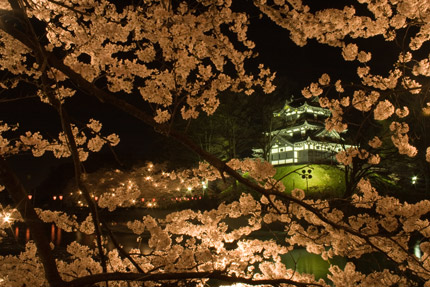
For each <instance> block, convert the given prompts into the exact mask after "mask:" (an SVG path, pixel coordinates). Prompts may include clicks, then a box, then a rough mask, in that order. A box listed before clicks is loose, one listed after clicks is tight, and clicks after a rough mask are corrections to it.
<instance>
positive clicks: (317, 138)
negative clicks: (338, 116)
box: [254, 100, 349, 165]
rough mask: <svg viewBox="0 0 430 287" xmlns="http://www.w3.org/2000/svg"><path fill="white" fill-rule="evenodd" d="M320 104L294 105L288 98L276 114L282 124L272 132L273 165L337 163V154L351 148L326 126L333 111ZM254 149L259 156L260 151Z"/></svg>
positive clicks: (271, 154)
mask: <svg viewBox="0 0 430 287" xmlns="http://www.w3.org/2000/svg"><path fill="white" fill-rule="evenodd" d="M317 105H318V102H312V103H311V104H309V103H308V102H305V103H303V104H302V105H300V106H297V107H294V106H293V105H292V101H291V100H287V101H286V102H285V105H284V107H283V108H282V109H281V110H280V111H277V112H275V113H274V117H275V118H276V122H278V125H279V126H278V127H275V130H274V131H272V132H271V134H270V135H271V139H272V141H271V148H270V152H269V161H270V163H271V164H273V165H281V164H293V163H328V162H334V163H336V159H335V155H336V153H337V152H338V151H340V150H342V149H344V148H348V147H349V145H342V138H341V136H340V135H339V133H337V132H336V131H334V130H333V131H327V130H326V129H325V123H324V122H325V119H327V118H328V117H329V116H330V111H329V110H328V109H324V108H321V107H319V106H317ZM254 152H255V154H256V155H258V153H259V150H254ZM260 154H261V150H260Z"/></svg>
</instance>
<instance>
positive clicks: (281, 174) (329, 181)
mask: <svg viewBox="0 0 430 287" xmlns="http://www.w3.org/2000/svg"><path fill="white" fill-rule="evenodd" d="M276 170H277V172H276V175H275V178H276V179H281V178H282V182H283V183H284V185H285V191H286V192H291V190H293V189H294V188H300V189H303V190H304V191H305V192H306V191H308V192H307V193H308V194H309V195H311V194H312V195H314V196H317V197H318V196H319V195H320V196H324V195H331V196H341V195H342V194H343V191H344V188H345V179H344V173H343V171H342V170H341V169H339V168H337V167H336V166H332V165H324V164H310V165H288V166H279V167H276ZM303 170H305V171H306V173H305V175H308V174H309V173H308V171H309V170H310V171H311V173H310V175H311V176H312V178H309V179H308V180H307V183H308V186H306V179H303V178H302V175H303ZM287 174H289V175H287Z"/></svg>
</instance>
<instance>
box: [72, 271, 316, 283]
mask: <svg viewBox="0 0 430 287" xmlns="http://www.w3.org/2000/svg"><path fill="white" fill-rule="evenodd" d="M202 278H207V279H216V280H220V281H223V282H229V283H245V284H248V285H272V286H277V285H279V284H282V283H284V284H291V285H293V286H298V287H309V286H317V287H318V286H323V285H321V284H316V283H302V282H296V281H294V280H291V279H286V278H279V279H252V278H245V277H236V276H230V275H226V274H223V272H221V271H212V272H184V273H156V274H140V273H122V272H114V273H106V274H103V273H101V274H95V275H89V276H85V277H81V278H78V279H75V280H72V281H70V282H68V283H67V284H66V285H64V287H78V286H86V285H91V284H95V283H98V282H102V281H104V280H109V281H140V282H149V281H156V282H160V281H161V282H162V281H170V280H192V279H202Z"/></svg>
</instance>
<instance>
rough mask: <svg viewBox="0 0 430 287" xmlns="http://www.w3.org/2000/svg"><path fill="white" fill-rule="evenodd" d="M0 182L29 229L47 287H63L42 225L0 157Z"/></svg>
mask: <svg viewBox="0 0 430 287" xmlns="http://www.w3.org/2000/svg"><path fill="white" fill-rule="evenodd" d="M0 182H1V183H2V184H3V185H4V186H5V187H6V190H7V191H8V193H9V195H10V197H11V198H12V200H13V201H14V203H15V206H16V209H17V210H18V211H19V213H20V214H21V216H22V218H23V219H24V222H25V223H26V224H27V226H28V227H29V228H30V232H31V234H32V236H33V240H34V242H35V243H36V246H37V252H38V255H39V257H40V260H41V261H42V264H43V267H44V270H45V277H46V279H47V280H48V282H49V285H50V286H51V287H57V286H58V287H60V286H64V282H63V280H62V279H61V277H60V274H59V273H58V269H57V265H56V263H55V259H54V257H53V255H52V252H51V246H50V245H49V242H50V240H49V238H48V236H47V235H46V234H45V232H44V230H45V228H44V223H43V222H42V221H41V220H40V218H39V217H38V216H37V214H36V211H35V210H34V208H33V206H32V204H31V202H30V200H29V199H28V197H27V192H26V191H25V189H24V187H23V186H22V184H21V182H20V181H19V179H18V177H17V176H16V175H15V173H14V172H13V171H12V169H11V168H10V166H9V165H8V163H7V162H6V160H5V159H4V158H3V157H0Z"/></svg>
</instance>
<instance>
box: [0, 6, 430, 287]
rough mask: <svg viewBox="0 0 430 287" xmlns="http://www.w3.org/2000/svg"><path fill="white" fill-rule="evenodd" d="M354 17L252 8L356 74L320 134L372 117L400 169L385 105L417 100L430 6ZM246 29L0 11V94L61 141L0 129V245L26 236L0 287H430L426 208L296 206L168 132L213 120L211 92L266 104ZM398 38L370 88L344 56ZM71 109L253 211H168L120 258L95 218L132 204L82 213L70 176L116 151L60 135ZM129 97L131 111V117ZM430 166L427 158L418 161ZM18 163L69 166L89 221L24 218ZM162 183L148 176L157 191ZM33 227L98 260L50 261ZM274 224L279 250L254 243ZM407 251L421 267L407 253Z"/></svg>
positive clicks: (143, 226)
mask: <svg viewBox="0 0 430 287" xmlns="http://www.w3.org/2000/svg"><path fill="white" fill-rule="evenodd" d="M190 2H191V1H190ZM359 3H360V4H361V5H364V7H365V8H368V10H369V13H370V14H371V15H372V17H370V16H360V15H358V14H357V13H356V10H355V9H354V8H353V7H345V8H344V9H342V10H339V9H326V10H322V11H317V12H315V13H314V12H311V11H310V9H309V7H307V6H305V5H303V4H302V3H301V1H300V0H291V1H282V0H275V1H273V3H267V2H266V1H263V0H259V1H255V2H254V4H255V5H256V6H257V7H258V8H260V10H261V11H262V12H263V13H265V14H266V15H268V16H269V17H270V18H271V19H272V20H274V21H275V22H277V23H278V24H280V25H281V26H282V27H284V28H286V29H288V30H289V31H290V35H291V38H292V39H293V40H294V41H295V42H296V43H297V44H299V45H304V44H306V41H307V39H316V40H317V41H319V42H320V43H322V44H328V45H331V46H335V47H339V49H340V52H341V53H342V55H343V57H344V58H345V60H347V61H355V60H358V62H359V63H360V64H359V65H360V66H359V68H358V70H357V71H358V76H359V77H360V78H361V79H362V82H361V86H360V88H358V89H357V90H355V91H354V92H353V93H352V94H350V95H343V90H344V88H343V86H342V84H341V82H340V81H339V80H336V82H335V84H334V86H335V87H336V90H337V91H338V92H339V93H340V95H341V96H340V98H339V99H329V98H327V97H320V104H321V106H323V107H328V108H330V109H331V111H332V117H331V118H330V119H329V120H328V121H327V122H326V127H327V129H335V130H337V131H342V130H343V129H345V128H346V127H347V124H346V123H344V122H343V120H342V119H343V115H344V108H345V107H348V106H350V105H352V106H353V107H354V108H355V109H357V110H359V111H361V112H363V113H372V114H373V116H374V118H375V120H379V121H389V126H390V130H391V132H392V134H391V136H390V138H389V139H390V140H391V141H392V143H393V144H394V145H395V146H396V147H397V148H398V151H399V153H400V154H406V155H408V156H411V157H413V156H415V155H416V154H417V153H418V150H417V148H416V147H414V146H413V142H412V139H411V138H410V137H409V135H408V132H409V125H408V124H407V123H406V122H405V121H404V120H403V119H405V118H407V117H408V110H409V109H408V108H407V107H406V106H405V107H403V106H398V103H399V102H398V101H396V99H400V95H403V93H402V94H400V93H398V92H397V90H398V89H401V90H402V91H403V92H405V91H406V92H410V93H411V95H408V96H417V97H426V96H427V91H428V83H427V82H426V81H425V80H426V79H427V78H428V76H429V74H428V63H429V60H428V59H427V58H419V57H420V55H421V54H420V53H416V55H415V52H416V51H419V50H420V48H421V47H424V46H423V45H425V44H426V42H427V41H428V39H429V37H430V36H429V35H430V33H429V29H430V28H429V27H430V25H429V22H430V21H429V20H430V19H429V18H430V5H429V3H428V1H425V0H405V1H389V2H388V1H382V0H380V1H372V2H370V1H368V2H366V1H364V0H361V1H359ZM360 7H361V6H360ZM247 23H248V17H247V15H246V14H245V13H241V12H234V11H232V9H231V1H228V0H225V1H222V0H217V1H207V0H201V1H200V0H199V1H195V2H192V3H189V2H180V3H177V2H174V1H172V2H170V1H165V0H163V1H156V0H147V1H143V2H141V3H139V5H136V4H135V3H134V2H132V3H125V4H124V3H123V4H122V5H121V6H115V5H114V4H113V3H111V2H109V1H105V0H102V1H92V0H87V1H75V0H61V1H59V0H33V1H29V0H27V1H20V0H9V1H8V2H5V1H3V2H1V3H0V37H1V38H0V41H1V42H0V51H1V54H0V55H1V60H0V61H1V62H0V63H1V67H2V70H4V71H7V74H6V76H5V77H4V78H3V80H2V82H1V86H2V88H3V89H4V90H5V91H6V92H10V93H13V92H14V91H16V89H18V88H20V86H21V85H23V84H25V85H31V86H32V87H34V89H35V94H36V95H37V96H38V97H40V100H41V102H42V103H44V104H48V105H50V106H51V107H52V108H53V109H54V110H55V111H56V112H57V113H58V121H59V122H60V124H61V128H62V131H61V132H60V133H59V135H58V137H57V138H53V137H49V136H48V135H46V134H44V132H43V131H30V132H21V131H20V129H19V125H18V123H6V122H2V124H1V129H0V132H1V134H0V136H1V145H0V147H1V148H0V152H1V157H0V181H1V183H2V184H3V186H4V188H5V189H6V191H3V192H8V194H9V195H10V197H11V198H12V199H13V201H14V206H12V207H2V213H3V214H2V221H1V222H0V224H1V225H0V227H1V230H2V231H3V232H2V236H3V235H4V233H5V231H6V230H7V229H8V228H9V227H10V225H11V224H12V223H13V222H14V221H19V220H22V221H24V222H25V223H26V224H27V225H28V226H29V228H30V230H31V233H32V234H33V241H31V242H29V243H28V244H27V245H26V249H25V251H24V252H22V253H20V254H19V255H7V256H1V257H0V261H1V264H0V280H1V282H0V284H1V285H4V286H53V287H55V286H142V285H143V286H156V285H182V286H190V285H199V286H203V285H205V284H206V283H208V282H209V280H218V281H222V282H227V283H231V284H233V283H244V284H249V285H263V286H264V285H269V286H270V285H272V286H330V285H335V286H358V285H360V286H393V285H398V286H430V267H429V264H430V260H429V254H430V245H429V242H428V238H429V237H430V233H429V231H430V224H429V221H428V219H427V215H428V213H429V212H430V203H429V201H428V200H424V201H420V202H417V203H408V202H400V201H399V200H398V199H396V198H394V197H389V196H381V195H379V194H378V192H377V191H376V190H375V188H373V187H372V186H371V184H370V182H369V181H368V180H366V179H362V180H360V182H359V183H358V184H357V186H358V190H359V191H358V193H357V194H354V195H353V196H352V197H351V200H350V201H345V200H321V199H318V200H311V199H307V198H306V195H305V193H304V191H302V190H298V189H295V190H293V191H292V192H291V194H290V193H286V192H285V191H284V189H285V187H284V186H283V184H282V183H281V182H278V181H276V180H275V179H274V178H273V176H274V175H275V172H276V171H275V169H274V168H273V167H272V166H271V165H270V164H269V163H267V162H264V161H260V160H252V159H244V160H239V159H232V160H230V161H229V162H224V161H221V160H220V159H218V158H217V157H215V156H213V155H211V154H210V153H208V152H206V151H205V150H203V149H201V148H200V147H199V145H198V144H195V143H194V142H193V141H192V140H190V139H189V138H188V137H187V136H186V135H185V134H184V133H182V132H181V131H180V130H177V129H175V128H174V126H173V124H172V123H173V121H174V120H178V119H180V118H182V119H183V120H191V119H195V118H196V117H198V116H199V114H200V113H206V114H208V115H211V114H212V113H213V112H214V111H215V110H216V108H217V106H218V104H219V102H218V101H219V98H218V95H219V94H220V93H221V92H226V91H231V92H235V93H238V92H243V93H245V94H251V93H252V92H253V90H254V89H255V88H262V89H263V90H264V91H265V92H267V93H269V92H271V91H273V88H274V87H273V85H272V80H273V78H274V74H273V73H272V72H270V71H269V70H268V69H267V68H265V67H264V66H262V65H260V66H259V71H258V72H257V75H252V74H251V73H249V72H248V71H247V69H245V66H244V65H245V62H246V61H247V60H248V59H249V58H251V57H252V56H253V48H254V44H253V42H252V41H250V40H249V39H247V33H246V32H247ZM409 27H410V30H408V28H409ZM404 32H405V33H406V32H407V33H406V34H405V35H406V36H408V37H407V38H408V39H410V41H409V42H407V44H408V45H409V46H403V47H404V48H405V49H406V47H409V48H408V51H406V50H405V51H402V52H401V54H400V57H399V59H398V60H397V61H396V63H394V68H393V69H392V70H391V71H390V72H389V73H388V76H380V75H373V74H371V73H370V66H368V64H370V62H369V61H370V59H371V54H370V53H369V52H364V51H359V48H358V45H357V44H356V43H354V42H353V41H354V40H355V39H357V38H369V37H377V36H383V37H384V39H386V40H387V41H393V40H396V39H397V37H398V36H399V35H402V36H403V34H402V33H404ZM409 33H413V34H409ZM350 41H351V42H350ZM413 54H414V55H413ZM413 56H414V57H415V58H414V57H413ZM417 57H418V58H417ZM412 59H415V60H412ZM329 85H331V80H330V76H329V75H327V74H324V75H322V76H321V78H320V79H319V81H318V83H313V84H311V85H310V86H309V87H307V88H305V89H304V90H303V94H304V96H305V97H312V96H318V95H320V94H321V93H322V91H323V89H325V88H327V87H328V86H329ZM82 94H84V95H85V96H86V97H94V98H96V99H98V100H99V101H100V102H102V103H105V104H109V105H112V106H114V107H116V108H117V109H119V110H121V111H123V112H124V113H126V114H129V115H131V116H133V117H135V118H136V119H138V120H139V121H140V122H141V123H142V124H144V125H148V126H150V127H153V128H154V129H155V130H156V131H158V132H159V133H161V134H164V135H165V136H166V137H169V138H171V139H173V140H176V141H178V142H179V143H181V144H184V145H185V146H187V147H188V148H189V149H190V150H192V151H194V152H195V153H196V154H198V155H199V156H200V157H201V158H202V159H203V160H204V161H203V162H201V163H200V165H199V166H197V167H195V168H194V169H191V170H189V171H187V172H186V173H185V175H186V178H187V180H189V182H194V183H195V184H196V185H198V184H199V183H200V180H201V179H202V178H204V179H206V180H208V181H213V180H222V179H225V178H226V177H231V178H233V179H234V180H236V181H238V182H239V183H240V184H242V185H243V186H245V187H246V188H248V189H249V190H252V191H254V192H258V193H259V194H260V195H261V198H259V199H255V198H253V197H252V196H250V195H249V194H243V195H242V197H241V198H240V200H239V201H235V202H233V203H231V204H220V205H219V206H218V208H216V209H214V210H210V211H204V212H203V211H193V210H181V211H178V212H172V213H171V214H169V215H168V216H166V217H165V218H154V217H151V216H144V217H143V218H142V219H141V220H135V221H130V222H128V223H127V224H126V226H127V228H128V229H129V230H130V232H133V233H135V234H136V235H137V236H142V237H143V236H148V247H149V249H150V251H149V252H143V251H142V250H141V249H139V248H138V247H136V248H133V249H132V250H129V251H126V250H125V249H124V248H123V247H122V246H121V244H119V243H118V241H117V239H116V236H115V232H114V231H113V230H112V229H111V227H110V225H109V224H108V222H106V221H105V219H104V218H103V217H102V216H101V215H100V209H101V208H106V207H107V208H110V207H112V208H111V209H114V208H115V207H116V206H119V205H120V204H122V203H124V202H125V201H127V200H130V199H133V197H135V196H136V195H137V194H138V193H140V192H141V191H140V190H136V189H134V188H130V190H129V189H128V187H127V188H122V187H113V188H114V189H115V190H119V191H120V192H121V195H122V196H118V197H117V196H114V197H112V196H111V197H110V198H109V199H107V200H105V203H106V205H103V204H100V201H96V200H95V199H94V194H93V192H94V190H93V189H94V187H93V186H91V185H90V184H88V182H87V178H86V174H85V172H84V170H83V168H82V163H83V162H84V161H85V160H86V159H87V158H88V156H91V155H90V153H91V152H98V151H100V149H101V148H102V147H103V146H104V145H110V146H115V145H117V144H120V142H119V140H120V139H119V137H118V136H117V135H116V134H115V133H111V134H105V133H104V132H103V131H102V123H101V122H100V121H98V120H97V119H93V118H89V119H87V123H85V124H82V123H78V122H74V121H73V115H72V114H70V113H69V110H68V108H67V107H68V106H67V103H68V101H69V100H70V98H71V97H72V98H73V97H79V96H82ZM136 95H139V102H141V105H139V104H134V102H133V101H132V99H134V98H133V97H134V96H136ZM423 103H424V106H423V107H421V108H422V109H423V111H426V109H428V105H427V101H423ZM151 112H152V113H151ZM17 134H18V136H16V135H17ZM381 140H383V139H379V138H375V139H373V140H372V142H371V143H369V145H370V146H373V147H374V148H375V149H376V148H377V147H378V145H379V143H380V141H381ZM429 150H430V149H428V148H426V159H427V160H429V157H430V156H429V153H430V152H429ZM26 151H27V152H28V151H31V152H32V153H33V155H34V156H36V157H37V156H42V155H43V154H44V153H46V152H52V153H53V155H54V156H55V157H58V158H61V157H70V158H71V159H72V161H73V163H74V172H75V181H76V185H77V187H78V188H79V190H80V191H81V192H82V196H83V199H84V200H85V204H86V205H87V207H88V217H86V218H85V219H84V220H79V219H77V218H76V217H74V216H73V215H70V214H66V213H63V212H59V211H56V212H53V211H50V210H41V209H37V208H34V207H33V205H32V203H31V202H30V201H29V200H28V194H27V191H26V190H25V188H24V187H23V185H22V184H21V183H20V181H19V179H18V177H17V176H16V174H15V173H14V171H13V170H12V168H11V167H10V165H9V164H8V159H9V157H12V156H14V155H16V154H19V153H21V152H26ZM362 153H364V154H365V155H363V156H362V157H364V158H366V159H367V160H368V161H369V163H371V164H377V163H378V161H379V158H378V155H377V154H376V153H370V152H369V153H366V152H365V151H363V152H362V151H361V150H360V151H358V150H357V149H354V148H353V149H351V150H350V151H348V152H347V153H341V154H339V155H338V160H339V161H340V162H342V163H344V164H349V163H350V160H351V158H353V157H356V156H359V154H360V155H361V154H362ZM244 174H246V176H243V175H244ZM184 178H185V176H184ZM164 179H166V178H163V177H162V176H160V177H159V178H158V180H157V181H159V182H160V183H161V182H162V181H163V180H164ZM173 180H175V179H173ZM118 183H120V182H118ZM160 187H161V186H160ZM109 188H110V187H109ZM109 192H112V191H109V190H107V191H106V193H105V194H106V196H108V194H109ZM92 195H93V196H92ZM127 204H132V202H128V201H127ZM46 222H53V223H55V224H56V225H57V226H58V227H60V228H62V229H63V230H65V231H73V230H80V231H81V232H83V233H87V234H94V236H95V237H94V238H95V246H94V247H91V246H86V245H82V244H79V243H78V242H72V243H71V244H69V245H68V246H67V254H68V255H67V256H66V258H64V257H57V256H56V254H55V252H54V251H55V247H54V246H53V245H52V244H50V243H49V239H48V238H47V236H46V234H45V232H44V223H46ZM272 224H277V225H278V226H279V225H281V226H282V227H283V228H282V233H281V234H282V236H283V238H277V239H278V240H275V239H272V240H261V239H258V238H256V237H255V233H254V232H257V231H260V230H261V229H262V228H268V227H270V226H271V225H272ZM148 234H149V235H148ZM416 238H419V244H418V247H419V250H420V254H419V256H418V255H416V254H414V253H413V252H412V247H413V245H414V244H415V241H414V240H416ZM279 239H281V240H279ZM107 240H110V241H111V242H113V244H114V246H115V248H114V249H112V250H110V249H107ZM295 247H303V248H306V250H307V251H308V252H310V253H315V254H319V255H321V257H322V258H324V259H326V260H330V259H331V258H333V257H334V256H342V257H344V258H346V259H347V260H348V262H347V263H346V266H345V267H344V268H340V267H339V266H337V265H331V266H330V268H329V275H328V279H327V281H324V280H323V279H315V277H314V275H312V274H305V273H299V272H297V270H296V269H294V268H293V269H291V268H287V267H286V265H285V264H284V263H283V262H282V256H283V255H285V254H287V253H288V252H290V251H291V250H293V249H294V248H295ZM52 249H54V250H52ZM368 254H378V255H379V256H381V257H382V258H384V260H385V261H386V262H387V265H386V266H384V267H383V268H380V269H378V270H372V272H364V271H363V270H361V269H360V268H359V265H357V264H355V263H357V261H358V260H360V258H362V257H363V256H366V255H368Z"/></svg>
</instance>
